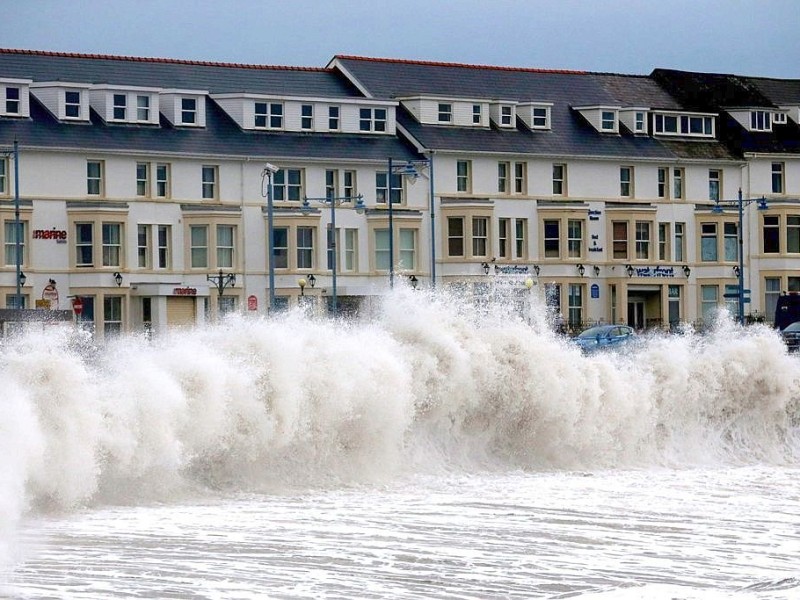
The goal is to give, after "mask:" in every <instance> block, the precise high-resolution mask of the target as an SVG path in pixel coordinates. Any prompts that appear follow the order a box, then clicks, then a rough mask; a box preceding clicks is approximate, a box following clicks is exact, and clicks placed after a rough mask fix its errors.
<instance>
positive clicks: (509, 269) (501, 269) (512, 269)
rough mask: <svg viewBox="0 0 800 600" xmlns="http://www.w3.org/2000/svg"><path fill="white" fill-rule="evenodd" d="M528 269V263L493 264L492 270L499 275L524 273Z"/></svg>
mask: <svg viewBox="0 0 800 600" xmlns="http://www.w3.org/2000/svg"><path fill="white" fill-rule="evenodd" d="M528 271H529V268H528V265H505V266H502V265H495V266H494V272H495V273H497V274H500V275H524V274H525V273H527V272H528Z"/></svg>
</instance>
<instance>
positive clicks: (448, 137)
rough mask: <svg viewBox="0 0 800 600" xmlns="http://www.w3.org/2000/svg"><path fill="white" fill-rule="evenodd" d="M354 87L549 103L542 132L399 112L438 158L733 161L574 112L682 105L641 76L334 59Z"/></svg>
mask: <svg viewBox="0 0 800 600" xmlns="http://www.w3.org/2000/svg"><path fill="white" fill-rule="evenodd" d="M329 66H336V67H339V68H341V69H342V70H343V71H344V72H345V73H346V74H347V75H348V76H351V77H353V78H354V80H355V85H356V86H358V87H360V88H361V89H364V90H366V91H367V93H368V94H369V95H370V96H371V97H374V98H380V99H394V98H402V97H409V96H418V95H429V96H440V97H446V98H453V99H457V98H469V99H475V100H478V99H484V100H494V99H496V100H508V101H517V102H530V101H541V102H551V103H552V104H553V106H552V108H551V123H552V128H551V130H549V131H530V130H528V129H527V128H526V127H524V126H523V125H520V126H519V127H518V128H517V129H516V130H515V131H499V130H497V129H489V130H486V129H476V128H471V127H452V126H440V125H422V124H420V123H419V122H418V121H416V119H414V118H413V117H412V116H411V115H410V114H409V113H408V112H405V111H399V113H398V123H399V124H400V125H402V126H403V127H404V128H405V129H406V130H407V131H408V132H409V134H410V135H411V136H412V137H413V138H414V139H416V140H417V141H419V142H420V143H421V144H422V145H423V146H424V147H426V148H429V149H433V150H438V151H468V152H478V153H510V154H529V155H542V156H565V157H566V156H600V157H623V156H624V157H628V158H630V157H637V156H638V157H642V158H654V159H655V158H663V159H665V160H669V159H678V158H709V159H732V158H733V157H732V156H731V155H730V153H729V152H728V151H727V149H726V148H725V147H724V146H722V145H721V144H719V142H717V141H714V140H702V141H700V140H698V141H695V140H689V141H684V142H680V141H672V142H663V141H661V140H659V139H654V138H652V137H648V136H634V135H632V134H631V133H630V132H626V131H623V132H621V134H620V135H613V134H604V133H599V132H598V131H597V130H595V129H594V128H593V127H592V126H591V125H589V123H587V122H586V121H585V120H584V119H583V117H582V116H581V115H580V114H579V113H578V112H577V111H575V110H574V108H573V107H578V106H598V105H603V106H622V107H649V108H661V109H670V110H678V109H680V108H682V107H681V104H680V103H679V102H678V101H676V99H675V98H674V97H673V96H671V95H670V94H669V93H667V92H666V91H665V90H664V89H662V88H661V87H660V86H658V85H657V84H656V83H655V82H654V81H652V80H651V79H650V78H649V77H646V76H630V75H615V74H602V73H587V72H582V71H549V70H541V69H524V68H507V67H492V66H476V65H464V64H454V63H434V62H423V61H407V60H393V59H375V58H363V57H354V56H336V57H334V59H333V61H332V62H331V63H330V65H329Z"/></svg>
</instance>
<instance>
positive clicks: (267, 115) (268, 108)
mask: <svg viewBox="0 0 800 600" xmlns="http://www.w3.org/2000/svg"><path fill="white" fill-rule="evenodd" d="M283 118H284V107H283V103H282V102H269V101H266V100H264V101H261V100H259V101H257V102H254V103H253V127H254V128H255V129H283ZM259 122H261V124H259Z"/></svg>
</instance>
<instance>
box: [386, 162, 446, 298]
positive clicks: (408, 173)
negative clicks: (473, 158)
mask: <svg viewBox="0 0 800 600" xmlns="http://www.w3.org/2000/svg"><path fill="white" fill-rule="evenodd" d="M388 162H389V168H388V169H387V171H386V202H387V204H388V208H389V287H390V288H393V287H394V207H393V206H392V204H393V202H392V175H395V174H397V175H399V176H400V177H410V178H411V181H412V183H413V182H414V181H416V180H417V179H419V176H420V173H419V170H418V168H424V169H427V170H428V178H429V183H430V210H431V233H430V240H431V249H430V253H431V287H436V245H435V242H434V240H435V230H434V225H433V223H434V221H433V219H434V201H433V158H432V157H431V158H426V159H423V160H401V161H395V160H393V159H392V158H391V157H389V159H388Z"/></svg>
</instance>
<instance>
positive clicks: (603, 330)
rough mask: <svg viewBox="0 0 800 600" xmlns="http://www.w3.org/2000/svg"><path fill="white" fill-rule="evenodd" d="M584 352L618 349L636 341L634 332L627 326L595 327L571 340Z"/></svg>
mask: <svg viewBox="0 0 800 600" xmlns="http://www.w3.org/2000/svg"><path fill="white" fill-rule="evenodd" d="M573 339H574V341H575V343H576V344H577V345H578V347H579V348H580V349H581V350H583V351H584V352H595V351H597V350H604V349H611V348H619V347H622V346H625V345H627V344H629V343H630V342H632V341H633V340H635V339H636V332H635V331H634V330H633V328H632V327H628V326H627V325H596V326H594V327H590V328H589V329H585V330H584V331H582V332H581V333H579V334H578V335H577V336H576V337H575V338H573Z"/></svg>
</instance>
